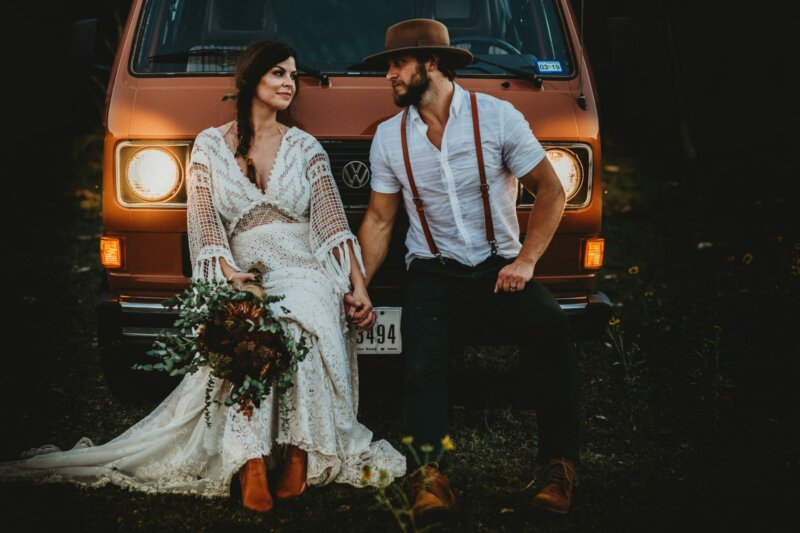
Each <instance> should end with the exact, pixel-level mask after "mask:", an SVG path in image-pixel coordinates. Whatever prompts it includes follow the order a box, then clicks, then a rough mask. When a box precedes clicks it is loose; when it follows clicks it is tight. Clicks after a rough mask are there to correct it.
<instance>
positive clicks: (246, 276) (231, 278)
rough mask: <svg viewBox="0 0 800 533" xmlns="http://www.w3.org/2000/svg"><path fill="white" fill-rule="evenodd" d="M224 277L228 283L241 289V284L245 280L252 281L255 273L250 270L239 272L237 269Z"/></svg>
mask: <svg viewBox="0 0 800 533" xmlns="http://www.w3.org/2000/svg"><path fill="white" fill-rule="evenodd" d="M225 279H227V280H228V283H230V284H231V285H233V287H234V288H236V289H241V288H242V285H243V284H244V283H245V282H247V281H254V280H255V279H256V275H255V274H251V273H250V272H239V271H236V272H233V273H232V274H229V275H228V276H226V278H225Z"/></svg>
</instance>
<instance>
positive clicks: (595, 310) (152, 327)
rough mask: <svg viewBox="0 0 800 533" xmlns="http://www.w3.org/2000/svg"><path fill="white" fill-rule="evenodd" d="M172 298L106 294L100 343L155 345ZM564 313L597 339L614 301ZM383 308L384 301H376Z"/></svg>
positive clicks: (575, 302)
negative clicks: (381, 304)
mask: <svg viewBox="0 0 800 533" xmlns="http://www.w3.org/2000/svg"><path fill="white" fill-rule="evenodd" d="M169 296H170V295H168V294H163V293H162V294H136V295H134V294H120V293H114V292H105V293H102V294H100V295H99V296H98V298H97V300H96V302H95V311H96V313H97V324H98V341H99V343H100V345H101V346H108V345H109V343H119V342H122V343H123V344H128V345H130V344H134V345H147V346H150V345H152V343H153V341H154V340H155V338H156V337H157V336H158V334H159V332H160V331H161V330H162V329H171V328H172V326H173V324H174V323H175V320H176V319H177V318H178V313H177V311H175V310H170V309H167V308H165V307H164V306H163V305H161V302H162V301H163V300H164V299H166V298H168V297H169ZM556 300H557V301H558V303H559V305H560V306H561V309H563V310H564V312H565V313H566V314H567V316H568V317H569V318H570V323H571V325H572V332H573V335H574V337H575V338H576V340H584V339H593V338H597V337H599V336H600V335H602V333H603V331H605V328H606V325H607V324H608V319H609V317H610V315H611V308H612V305H611V301H610V300H609V299H608V297H607V296H606V295H605V294H603V293H602V292H596V293H593V294H589V295H586V296H558V295H556ZM375 305H376V306H378V305H380V300H378V301H376V303H375ZM472 340H473V341H475V342H476V343H480V344H502V342H500V341H501V340H500V339H491V338H485V336H484V335H481V338H479V339H472Z"/></svg>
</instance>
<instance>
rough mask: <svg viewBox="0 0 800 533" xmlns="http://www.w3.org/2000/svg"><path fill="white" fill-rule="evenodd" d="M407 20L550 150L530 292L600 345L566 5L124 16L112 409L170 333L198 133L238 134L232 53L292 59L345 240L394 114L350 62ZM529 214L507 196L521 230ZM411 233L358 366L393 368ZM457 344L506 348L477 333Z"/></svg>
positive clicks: (390, 267) (317, 5)
mask: <svg viewBox="0 0 800 533" xmlns="http://www.w3.org/2000/svg"><path fill="white" fill-rule="evenodd" d="M420 17H427V18H434V19H436V20H439V21H441V22H443V23H444V24H445V25H447V27H448V29H449V32H450V37H451V41H452V43H453V44H455V45H457V46H462V47H464V48H468V49H469V50H471V51H472V52H473V54H475V56H476V58H477V60H476V62H475V63H473V64H472V65H470V66H468V67H466V68H464V69H461V70H459V71H458V82H459V83H460V84H461V85H462V86H463V87H464V88H466V89H468V90H475V91H480V92H484V93H487V94H491V95H493V96H495V97H497V98H502V99H505V100H508V101H509V102H511V103H512V104H513V105H514V106H515V107H516V108H517V109H519V110H520V111H521V112H522V113H523V114H524V115H525V117H526V118H527V120H528V122H529V123H530V124H531V127H532V128H533V131H534V133H535V134H536V137H537V138H538V139H539V140H540V141H541V142H542V144H543V145H544V146H545V147H546V148H547V153H548V157H549V158H550V161H551V162H552V163H553V165H554V167H555V169H556V170H557V172H558V174H559V177H560V178H561V180H562V182H563V184H564V187H565V189H566V192H567V197H568V203H567V207H566V211H565V212H564V215H563V218H562V220H561V224H560V226H559V229H558V232H557V234H556V235H555V237H554V238H553V241H552V243H551V244H550V247H549V248H548V250H547V253H546V254H545V255H544V257H543V258H542V259H541V261H540V263H539V264H538V265H537V269H536V279H537V280H539V281H540V282H541V283H543V284H544V285H546V286H547V287H548V288H549V289H550V290H551V291H552V292H553V293H554V295H555V296H556V298H557V299H558V301H559V302H560V303H561V306H562V307H563V308H564V309H565V311H566V312H567V313H568V314H569V316H570V317H571V318H572V321H573V328H574V330H575V331H576V332H577V333H578V334H579V335H582V336H585V335H594V334H597V333H599V332H601V331H602V330H603V329H604V326H605V323H606V321H607V318H608V314H609V311H610V307H611V305H610V302H609V300H608V298H607V297H606V296H605V295H603V294H602V293H601V292H597V290H596V279H597V272H598V269H600V268H601V266H602V264H603V244H604V241H603V239H602V237H601V233H600V223H601V210H602V199H603V197H602V190H603V187H602V178H601V168H602V165H601V153H600V131H599V124H598V113H597V107H596V94H595V84H594V82H593V79H592V73H591V69H590V66H589V64H588V60H587V58H586V56H585V54H584V53H583V52H582V47H581V43H580V41H579V28H578V27H577V25H576V18H575V16H574V13H573V12H572V8H571V5H570V2H569V1H568V0H536V1H533V0H410V1H409V0H390V1H385V2H374V1H372V0H347V1H346V2H330V1H323V0H293V1H291V2H289V1H283V0H240V1H236V2H233V1H230V0H134V1H133V3H132V6H131V10H130V13H129V16H128V19H127V23H126V24H125V27H124V31H123V34H122V37H121V41H120V45H119V47H118V50H117V53H116V58H115V60H114V64H113V65H112V67H111V71H110V79H109V83H108V94H107V102H106V112H105V117H104V126H105V128H106V134H105V148H104V171H103V186H102V190H103V192H102V201H103V223H104V235H103V237H102V238H101V241H100V258H101V261H102V263H103V266H104V267H105V276H104V280H103V283H102V288H101V294H100V295H99V297H98V299H97V304H96V310H97V321H98V328H99V332H98V333H99V335H98V341H99V347H100V350H101V354H102V360H103V365H104V369H105V372H106V376H107V379H108V383H109V386H110V388H111V389H112V390H113V391H114V392H115V393H119V394H123V393H128V392H130V391H131V390H133V389H135V388H136V387H137V386H139V385H137V384H136V379H137V376H136V375H135V373H134V372H133V371H132V370H130V366H131V364H132V363H133V362H134V361H136V360H141V359H142V358H143V357H144V352H145V351H146V349H147V348H148V347H149V346H150V345H151V344H152V341H153V339H154V338H155V336H156V335H157V333H158V332H159V331H160V330H161V329H162V328H164V327H169V326H170V325H172V323H173V320H174V318H175V315H174V314H173V313H171V312H169V311H167V310H166V309H165V308H163V307H162V305H161V302H162V300H163V299H164V298H166V297H169V296H172V295H174V294H175V293H176V292H180V291H181V290H183V289H184V288H185V287H187V286H188V283H187V278H188V277H189V276H190V275H191V265H190V261H189V250H188V244H187V236H186V190H185V186H184V184H185V173H186V169H187V163H188V159H189V154H190V152H191V148H192V141H193V139H194V137H195V136H196V134H197V133H198V132H200V131H201V130H203V129H205V128H207V127H209V126H212V125H220V124H222V123H225V122H227V121H229V120H232V119H233V118H234V106H233V104H232V102H231V101H226V100H225V99H224V97H225V95H226V94H229V93H231V92H232V91H233V76H232V70H233V66H234V63H235V60H236V56H237V54H238V53H239V52H240V51H241V50H242V49H243V48H244V47H245V46H246V45H247V44H248V43H250V42H251V41H253V40H256V39H261V38H276V39H280V40H284V41H286V42H288V43H290V44H291V45H292V46H294V47H295V48H296V49H297V51H298V55H299V59H300V74H301V77H300V80H299V84H300V90H299V95H298V97H297V99H296V100H295V102H294V103H293V106H292V111H291V116H290V117H289V118H288V120H289V121H290V122H291V123H292V124H294V125H296V126H298V127H300V128H302V129H304V130H306V131H307V132H309V133H311V134H312V135H314V136H315V137H316V138H317V139H319V140H320V142H321V143H322V145H323V146H324V147H325V149H326V150H327V152H328V154H329V156H330V159H331V163H332V168H333V172H334V176H335V178H336V181H337V183H338V186H339V190H340V193H341V197H342V200H343V202H344V204H345V207H346V210H347V214H348V217H349V220H350V224H351V226H352V228H353V231H354V232H357V230H358V226H359V223H360V220H361V217H362V215H363V212H364V209H365V208H366V205H367V201H368V197H369V191H370V187H369V148H370V142H371V139H372V136H373V134H374V132H375V128H376V126H377V125H378V124H379V123H380V122H381V121H383V120H386V119H387V118H389V117H391V116H393V115H394V114H396V113H397V112H398V109H397V108H396V107H395V105H394V103H393V99H392V95H391V88H390V85H389V83H388V82H387V81H386V79H385V78H384V73H383V72H375V71H369V70H365V69H364V68H362V67H361V66H360V65H359V62H360V60H361V58H362V57H364V56H366V55H369V54H370V53H374V52H375V51H376V50H381V49H382V48H383V40H384V35H385V30H386V28H387V27H389V26H390V25H391V24H394V23H395V22H398V21H400V20H404V19H411V18H420ZM95 31H96V28H95V27H94V23H93V22H91V21H81V22H80V23H77V24H76V26H75V32H76V39H82V40H83V41H84V42H86V41H87V40H91V38H92V35H94V34H95ZM534 202H535V198H534V197H532V196H531V194H529V193H528V192H527V191H525V190H522V189H520V192H519V198H518V217H519V221H520V227H521V228H525V227H526V225H527V217H528V214H529V212H530V208H531V206H532V205H533V203H534ZM406 224H407V222H406V223H403V221H402V220H401V221H400V223H398V224H396V227H395V231H396V235H395V236H394V238H393V240H392V249H391V251H390V255H389V257H388V258H387V260H386V262H385V264H384V266H383V267H382V269H381V270H380V271H379V272H378V274H377V275H376V277H375V279H374V281H373V283H372V285H371V287H370V291H371V295H372V299H373V302H374V304H375V305H376V306H377V307H378V311H379V313H378V314H379V321H378V323H377V324H376V326H375V327H374V328H373V330H372V331H370V332H367V333H365V334H362V335H361V336H360V344H359V345H360V351H361V353H363V354H365V355H364V357H371V358H373V359H374V358H392V359H394V360H396V358H397V356H398V355H399V354H402V338H401V335H400V314H401V313H402V310H401V309H400V307H399V306H400V300H401V298H400V294H401V292H400V286H401V284H402V279H403V273H404V264H403V255H404V250H403V242H404V239H403V236H402V235H403V232H404V231H405V228H406V227H407V225H406ZM473 337H476V338H474V339H473ZM477 337H481V338H477ZM470 341H474V342H493V343H498V344H502V343H503V339H493V338H491V335H488V336H486V335H485V334H473V333H470Z"/></svg>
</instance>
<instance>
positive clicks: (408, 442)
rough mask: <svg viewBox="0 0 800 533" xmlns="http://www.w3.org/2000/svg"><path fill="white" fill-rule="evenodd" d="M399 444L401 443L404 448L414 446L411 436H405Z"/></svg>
mask: <svg viewBox="0 0 800 533" xmlns="http://www.w3.org/2000/svg"><path fill="white" fill-rule="evenodd" d="M400 442H402V443H403V444H405V445H406V446H411V445H412V444H414V437H412V436H411V435H406V436H405V437H403V438H402V439H401V440H400Z"/></svg>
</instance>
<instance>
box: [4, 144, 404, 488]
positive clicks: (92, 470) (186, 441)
mask: <svg viewBox="0 0 800 533" xmlns="http://www.w3.org/2000/svg"><path fill="white" fill-rule="evenodd" d="M187 192H188V206H187V222H188V236H189V245H190V246H189V248H190V252H191V256H192V265H193V271H192V275H193V277H194V278H201V279H205V280H213V279H217V280H222V279H223V275H222V270H221V268H220V264H219V258H221V257H224V258H225V260H226V262H227V263H228V264H229V265H233V266H235V267H236V268H237V269H239V270H247V267H248V266H249V265H251V264H252V263H253V262H254V261H257V260H259V261H261V262H262V263H263V264H264V265H265V266H266V267H267V272H266V274H265V276H264V288H265V290H266V292H267V293H268V294H274V295H284V296H285V299H284V300H282V301H281V302H279V304H276V305H275V308H276V313H277V314H279V315H280V320H281V322H282V324H283V325H284V327H285V328H287V329H288V330H289V331H290V332H291V334H292V335H294V336H295V337H296V338H297V337H298V336H300V335H305V336H306V337H307V338H308V339H309V340H310V341H311V344H312V348H311V351H310V352H309V353H308V355H307V356H306V359H305V360H304V361H303V362H302V363H300V365H299V369H298V371H297V374H296V375H295V376H294V383H295V385H294V387H292V388H291V389H290V390H289V392H288V393H287V394H288V403H289V407H290V411H289V416H288V420H286V421H281V416H280V411H279V408H278V399H277V398H276V397H275V395H274V394H273V395H272V397H271V398H269V399H268V401H265V402H263V403H262V405H261V407H260V408H257V409H255V410H254V413H253V417H252V419H251V420H248V419H247V418H246V417H245V416H244V415H242V414H241V413H239V411H238V410H237V409H236V408H227V407H225V406H224V404H223V405H222V406H213V405H212V408H211V409H212V410H211V424H210V427H208V426H207V424H206V421H205V419H204V416H203V409H204V400H205V397H204V395H205V388H206V382H207V379H208V373H209V370H208V369H207V368H202V369H200V370H199V371H197V372H196V373H195V374H189V375H187V376H186V377H185V378H184V379H183V380H182V381H181V382H180V384H179V385H178V386H177V388H176V389H175V390H174V391H173V392H172V393H171V394H170V395H169V396H168V397H167V398H166V399H165V400H164V401H163V402H162V403H161V404H160V405H159V406H158V407H156V408H155V410H153V411H152V412H151V413H150V414H149V415H147V416H146V417H145V418H143V419H142V420H141V421H139V422H137V423H136V424H135V425H133V426H132V427H130V428H129V429H127V430H126V431H125V432H124V433H122V434H121V435H119V436H118V437H116V438H114V439H113V440H111V441H109V442H108V443H106V444H103V445H101V446H94V445H93V444H92V442H91V440H89V439H87V438H86V437H84V438H83V439H81V440H80V441H79V442H78V444H77V445H76V446H75V447H74V448H73V449H71V450H67V451H63V452H62V451H59V450H58V448H56V447H54V446H44V447H42V448H38V449H35V450H31V451H30V452H28V455H31V456H32V457H31V458H29V459H26V460H22V461H12V462H6V463H0V477H4V478H8V477H15V478H20V477H21V478H32V479H36V480H40V481H67V482H73V483H78V484H83V485H90V486H99V485H104V484H106V483H114V484H116V485H120V486H123V487H127V488H131V489H135V490H142V491H149V492H173V493H189V494H196V495H200V496H227V495H228V494H229V486H230V482H231V478H232V476H233V475H234V474H236V473H237V471H238V470H239V468H241V467H242V465H244V463H245V462H246V461H247V460H248V459H252V458H257V457H260V456H267V455H269V454H270V453H274V452H275V451H276V450H279V448H276V447H274V445H275V444H287V443H289V444H295V445H297V446H299V447H300V448H302V449H304V450H306V451H307V452H308V483H309V485H324V484H326V483H330V482H333V481H336V482H340V483H349V484H351V485H354V486H361V468H362V466H363V465H364V464H370V465H371V466H372V467H373V468H378V469H380V468H383V469H385V470H386V471H387V472H388V473H389V478H390V479H391V478H395V477H399V476H401V475H403V474H405V470H406V461H405V458H404V457H403V455H402V454H400V453H399V452H397V450H395V449H394V448H393V447H392V446H391V445H390V444H388V443H387V442H386V441H383V440H380V441H376V442H372V432H371V431H370V430H369V429H367V428H366V427H365V426H363V425H362V424H360V423H359V422H358V420H357V419H356V413H357V411H358V375H357V361H356V351H355V340H354V335H353V333H352V332H348V329H347V324H346V321H345V316H344V309H343V304H342V296H343V293H344V292H346V291H347V290H348V286H349V270H350V252H349V247H348V246H347V243H348V242H349V243H351V244H352V247H353V249H354V250H355V253H356V257H357V262H358V264H359V265H361V257H360V251H359V250H360V249H359V247H358V243H357V241H356V240H355V237H354V236H353V234H352V233H351V232H350V229H349V226H348V224H347V219H346V217H345V214H344V210H343V208H342V204H341V200H340V199H339V195H338V191H337V189H336V185H335V183H334V180H333V177H332V175H331V171H330V166H329V162H328V157H327V154H326V153H325V151H324V150H323V149H322V146H321V145H320V144H319V142H317V141H316V139H314V138H313V137H312V136H311V135H309V134H307V133H305V132H304V131H302V130H300V129H297V128H291V129H289V130H288V131H287V132H286V133H285V135H284V137H283V139H282V141H281V145H280V148H279V149H278V154H277V157H276V159H275V164H274V166H273V168H272V171H271V173H270V178H269V180H268V185H267V189H266V192H262V191H261V190H260V189H259V188H258V187H257V186H256V185H254V184H253V183H252V182H250V181H249V180H248V179H247V177H245V176H244V175H243V174H242V172H241V170H240V167H239V165H238V164H237V163H236V160H235V159H234V156H233V153H232V152H231V151H230V149H229V148H228V145H227V144H226V142H225V140H224V137H223V134H222V133H221V132H220V131H219V130H218V129H216V128H208V129H206V130H204V131H203V132H201V133H200V134H199V135H198V136H197V139H196V141H195V144H194V148H193V150H192V158H191V166H190V169H189V173H188V180H187ZM333 250H338V252H337V253H338V255H339V258H340V259H341V260H337V258H336V257H335V256H334V254H333ZM362 269H363V267H362ZM280 306H283V307H285V308H286V309H288V310H289V311H290V313H289V314H288V315H286V314H284V313H283V311H282V310H281V309H280ZM229 391H230V385H229V384H227V383H225V382H222V381H221V380H216V385H215V387H214V389H213V391H212V396H213V397H214V398H215V399H217V400H220V401H224V399H225V398H226V397H227V395H228V393H229ZM378 478H379V476H372V477H371V482H373V483H378V482H380V481H379V479H378Z"/></svg>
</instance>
